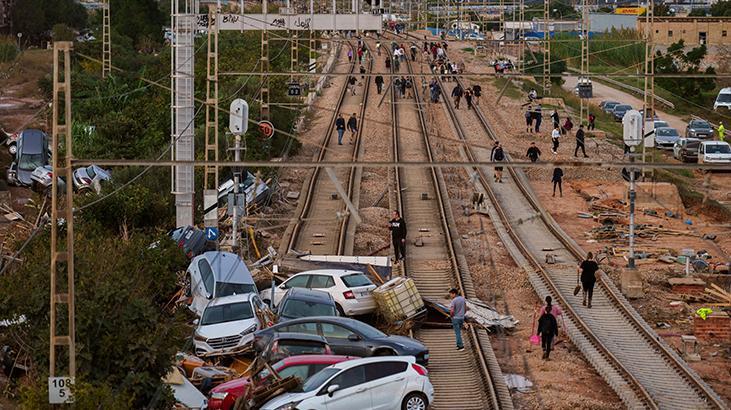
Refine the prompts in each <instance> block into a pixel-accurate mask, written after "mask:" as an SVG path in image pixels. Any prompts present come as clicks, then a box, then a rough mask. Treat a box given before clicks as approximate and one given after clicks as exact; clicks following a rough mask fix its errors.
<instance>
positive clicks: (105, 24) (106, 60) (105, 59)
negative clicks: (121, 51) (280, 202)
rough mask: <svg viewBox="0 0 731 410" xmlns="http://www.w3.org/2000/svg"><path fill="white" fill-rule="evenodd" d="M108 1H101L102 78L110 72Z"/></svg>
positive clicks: (110, 47)
mask: <svg viewBox="0 0 731 410" xmlns="http://www.w3.org/2000/svg"><path fill="white" fill-rule="evenodd" d="M109 2H110V0H103V2H102V78H106V77H107V76H108V75H109V74H110V73H111V72H112V37H111V20H110V17H109Z"/></svg>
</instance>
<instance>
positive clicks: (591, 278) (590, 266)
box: [577, 252, 599, 309]
mask: <svg viewBox="0 0 731 410" xmlns="http://www.w3.org/2000/svg"><path fill="white" fill-rule="evenodd" d="M577 270H578V271H579V272H581V276H580V279H581V288H582V290H583V295H584V301H583V302H582V304H583V305H584V306H586V307H587V308H589V309H591V299H592V297H593V296H594V285H595V284H596V272H597V271H598V270H599V264H597V263H596V261H595V260H594V255H592V253H591V252H589V253H587V254H586V260H585V261H582V262H581V264H580V265H579V267H578V268H577ZM587 296H588V304H587Z"/></svg>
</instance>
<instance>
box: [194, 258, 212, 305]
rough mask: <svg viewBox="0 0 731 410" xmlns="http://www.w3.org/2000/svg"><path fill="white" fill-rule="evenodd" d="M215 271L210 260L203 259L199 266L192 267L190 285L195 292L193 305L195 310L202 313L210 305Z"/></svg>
mask: <svg viewBox="0 0 731 410" xmlns="http://www.w3.org/2000/svg"><path fill="white" fill-rule="evenodd" d="M213 281H214V278H213V271H211V267H210V265H209V264H208V261H206V260H205V259H201V260H199V261H198V264H197V266H195V267H194V268H193V269H191V274H190V287H191V290H192V293H193V305H194V307H195V311H196V312H199V314H200V313H202V312H203V309H205V307H206V306H207V305H208V302H209V300H210V297H211V295H212V294H213Z"/></svg>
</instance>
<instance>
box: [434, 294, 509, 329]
mask: <svg viewBox="0 0 731 410" xmlns="http://www.w3.org/2000/svg"><path fill="white" fill-rule="evenodd" d="M424 302H425V303H426V304H427V306H428V307H430V308H432V309H435V310H436V311H438V312H439V313H441V314H443V315H444V316H446V317H448V316H449V305H447V304H445V303H442V302H440V301H437V300H434V299H430V298H424ZM466 302H467V312H466V313H465V320H466V321H467V322H470V323H474V324H476V325H478V326H480V327H481V328H483V329H485V330H487V331H488V332H493V331H496V330H498V329H504V330H513V329H515V325H517V324H518V321H517V320H515V318H514V317H513V316H512V315H503V314H500V313H498V311H497V310H496V309H495V308H493V307H492V306H490V305H488V304H486V303H485V302H483V301H481V300H479V299H466Z"/></svg>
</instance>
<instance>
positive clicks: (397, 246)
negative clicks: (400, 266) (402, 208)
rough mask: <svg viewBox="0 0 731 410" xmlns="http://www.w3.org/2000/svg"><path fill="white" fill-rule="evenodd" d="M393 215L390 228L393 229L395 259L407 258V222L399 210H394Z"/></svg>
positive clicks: (389, 224)
mask: <svg viewBox="0 0 731 410" xmlns="http://www.w3.org/2000/svg"><path fill="white" fill-rule="evenodd" d="M392 216H393V217H392V218H391V220H390V221H389V222H388V229H389V230H391V241H392V242H393V252H394V259H395V260H397V261H400V260H404V258H406V222H405V221H404V218H402V217H401V214H399V211H393V213H392Z"/></svg>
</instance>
